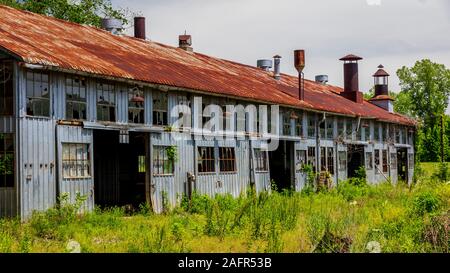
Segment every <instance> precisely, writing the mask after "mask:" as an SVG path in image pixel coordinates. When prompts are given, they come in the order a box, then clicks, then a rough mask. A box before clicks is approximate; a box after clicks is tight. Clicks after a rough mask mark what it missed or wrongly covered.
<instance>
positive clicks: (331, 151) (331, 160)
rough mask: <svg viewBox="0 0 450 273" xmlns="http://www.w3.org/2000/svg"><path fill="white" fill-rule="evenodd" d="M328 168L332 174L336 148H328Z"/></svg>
mask: <svg viewBox="0 0 450 273" xmlns="http://www.w3.org/2000/svg"><path fill="white" fill-rule="evenodd" d="M327 170H328V172H329V173H330V174H334V148H333V147H328V148H327Z"/></svg>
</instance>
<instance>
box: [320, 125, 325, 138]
mask: <svg viewBox="0 0 450 273" xmlns="http://www.w3.org/2000/svg"><path fill="white" fill-rule="evenodd" d="M325 126H326V122H322V123H320V125H319V134H320V138H321V139H325V138H326V133H325Z"/></svg>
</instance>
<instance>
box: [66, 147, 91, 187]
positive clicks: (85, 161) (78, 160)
mask: <svg viewBox="0 0 450 273" xmlns="http://www.w3.org/2000/svg"><path fill="white" fill-rule="evenodd" d="M62 169H63V177H64V178H65V179H70V178H88V177H91V161H90V157H89V144H79V143H63V144H62Z"/></svg>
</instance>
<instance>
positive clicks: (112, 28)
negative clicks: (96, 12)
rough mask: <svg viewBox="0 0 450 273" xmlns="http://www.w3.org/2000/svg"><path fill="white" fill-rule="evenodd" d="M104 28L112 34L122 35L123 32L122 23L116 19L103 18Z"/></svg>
mask: <svg viewBox="0 0 450 273" xmlns="http://www.w3.org/2000/svg"><path fill="white" fill-rule="evenodd" d="M102 28H103V29H104V30H106V31H109V32H111V33H112V34H115V35H117V34H120V33H121V32H122V30H123V25H122V21H121V20H119V19H115V18H103V19H102Z"/></svg>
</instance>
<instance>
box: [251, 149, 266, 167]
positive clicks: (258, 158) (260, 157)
mask: <svg viewBox="0 0 450 273" xmlns="http://www.w3.org/2000/svg"><path fill="white" fill-rule="evenodd" d="M254 155H255V170H256V171H257V172H267V171H268V170H269V168H268V164H267V151H264V150H261V149H254Z"/></svg>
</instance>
